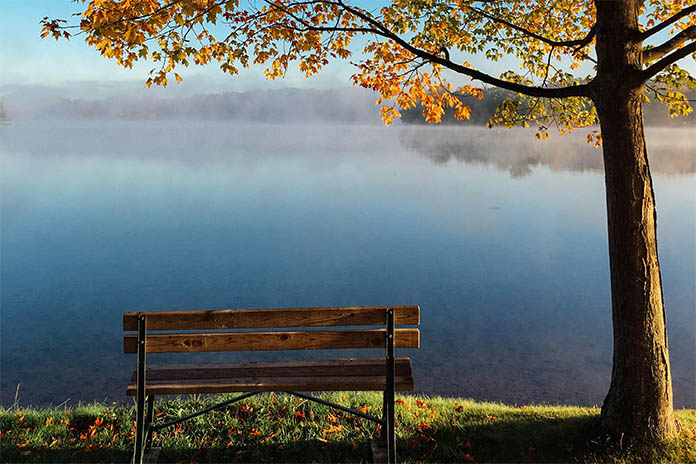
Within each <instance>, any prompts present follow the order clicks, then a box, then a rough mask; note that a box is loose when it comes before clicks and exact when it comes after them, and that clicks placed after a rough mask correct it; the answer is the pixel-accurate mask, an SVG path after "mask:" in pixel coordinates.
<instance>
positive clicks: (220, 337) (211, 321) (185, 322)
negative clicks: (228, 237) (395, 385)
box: [123, 306, 420, 353]
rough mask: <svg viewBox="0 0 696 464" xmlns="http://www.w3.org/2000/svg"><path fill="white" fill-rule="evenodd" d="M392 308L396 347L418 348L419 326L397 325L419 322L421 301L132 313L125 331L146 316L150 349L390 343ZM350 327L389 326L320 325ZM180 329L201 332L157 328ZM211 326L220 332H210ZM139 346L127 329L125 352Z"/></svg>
mask: <svg viewBox="0 0 696 464" xmlns="http://www.w3.org/2000/svg"><path fill="white" fill-rule="evenodd" d="M390 309H391V310H393V314H394V346H395V347H396V348H418V347H419V346H420V331H419V329H418V328H396V326H398V325H410V326H413V325H419V324H420V308H419V307H418V306H370V307H342V308H276V309H237V310H234V309H225V310H210V311H152V312H127V313H124V314H123V330H124V331H126V332H130V331H137V330H138V325H139V321H141V320H142V321H143V322H144V326H145V327H144V328H145V331H146V337H145V340H146V343H145V347H146V350H145V351H146V352H147V353H183V352H203V351H266V350H316V349H342V348H346V349H352V348H385V346H386V337H387V330H388V327H387V322H388V321H387V312H388V310H390ZM350 326H383V327H385V328H380V329H365V328H353V329H344V328H342V329H338V330H337V329H333V330H317V329H316V328H317V327H350ZM288 328H311V330H287V329H288ZM240 329H241V330H240ZM245 329H274V330H270V331H248V330H245ZM178 330H186V331H190V330H195V331H199V332H185V333H176V332H175V333H171V332H169V333H154V334H153V333H152V332H161V331H178ZM207 330H214V331H215V332H205V331H207ZM225 330H226V331H225ZM137 350H138V336H137V335H136V334H126V335H125V336H124V337H123V351H124V353H137Z"/></svg>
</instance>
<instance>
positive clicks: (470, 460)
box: [464, 453, 476, 462]
mask: <svg viewBox="0 0 696 464" xmlns="http://www.w3.org/2000/svg"><path fill="white" fill-rule="evenodd" d="M464 460H465V461H467V462H476V459H474V458H472V457H471V455H470V454H469V453H466V454H465V455H464Z"/></svg>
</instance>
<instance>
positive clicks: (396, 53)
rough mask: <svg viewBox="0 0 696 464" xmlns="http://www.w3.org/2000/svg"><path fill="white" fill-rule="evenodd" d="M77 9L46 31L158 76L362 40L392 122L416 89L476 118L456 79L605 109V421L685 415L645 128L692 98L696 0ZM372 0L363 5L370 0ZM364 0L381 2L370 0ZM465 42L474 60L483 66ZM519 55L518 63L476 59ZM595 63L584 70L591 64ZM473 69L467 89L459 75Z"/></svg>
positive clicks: (540, 113) (514, 117)
mask: <svg viewBox="0 0 696 464" xmlns="http://www.w3.org/2000/svg"><path fill="white" fill-rule="evenodd" d="M82 2H83V3H85V6H84V7H83V11H82V17H81V21H80V23H79V25H70V24H68V23H66V22H65V21H62V20H51V19H48V18H45V19H44V21H43V26H44V28H43V35H44V36H47V35H52V36H54V37H56V38H58V37H61V36H63V37H66V38H68V37H69V36H70V33H69V29H70V28H71V27H75V28H79V29H80V33H81V34H83V35H84V36H85V40H86V42H87V43H88V44H89V45H91V46H93V47H95V48H96V49H97V50H99V51H100V52H101V54H102V55H104V56H105V57H107V58H113V59H115V60H116V61H117V62H118V64H120V65H122V66H125V67H132V65H133V63H134V62H136V61H138V60H143V59H150V60H152V61H154V62H158V63H159V64H160V66H159V68H158V69H153V70H152V71H151V72H150V77H149V78H148V79H147V82H146V85H148V86H149V85H151V84H153V83H154V84H159V85H166V84H167V82H168V79H169V78H171V76H172V74H173V77H174V78H175V79H176V80H177V81H179V80H181V77H180V76H179V75H178V74H177V73H175V69H176V68H177V67H180V66H189V65H190V64H192V63H193V64H197V65H206V64H208V63H210V62H217V63H218V64H219V67H220V68H221V70H222V71H224V72H227V73H230V74H236V73H237V72H238V70H239V67H248V66H250V65H252V64H253V65H264V66H265V67H266V70H265V74H266V76H267V77H268V78H270V79H274V78H277V77H281V76H283V75H284V73H285V72H286V70H287V69H288V66H289V64H290V63H291V62H297V63H299V69H300V70H301V71H302V72H304V73H305V74H306V75H307V76H309V75H312V74H314V73H317V72H319V71H320V70H321V68H322V67H323V66H324V65H326V64H327V63H328V62H329V61H330V60H333V59H348V58H350V57H351V56H352V54H351V50H350V44H351V42H352V41H354V39H355V38H356V37H357V36H363V37H364V40H365V42H363V43H364V47H363V50H362V53H363V54H362V56H360V58H359V59H358V61H357V62H356V63H354V64H355V66H356V72H355V74H354V75H353V77H352V80H353V83H354V85H355V84H357V85H361V86H363V87H367V88H371V89H373V90H375V91H376V92H378V93H379V99H378V103H381V104H382V105H383V106H382V108H381V112H382V117H383V119H384V121H385V122H386V123H387V124H388V123H390V122H391V121H392V120H393V118H394V117H395V116H398V115H399V109H404V108H411V107H413V106H415V105H416V104H420V105H422V107H423V112H424V116H425V117H426V119H427V120H428V121H430V122H437V121H439V120H440V118H441V116H442V114H443V111H444V108H448V107H449V108H453V109H454V113H455V116H456V117H457V118H460V119H461V118H468V117H469V114H470V108H469V107H468V106H466V105H465V104H464V103H463V102H462V100H460V99H458V98H456V97H455V93H457V94H464V95H470V96H473V97H476V98H483V96H484V90H483V89H482V88H480V87H476V86H475V85H474V84H473V83H474V82H481V83H483V84H486V85H489V86H495V87H499V88H501V89H506V90H510V91H512V92H515V93H516V97H515V98H513V99H507V100H505V101H503V103H502V104H501V105H500V106H499V107H498V110H497V111H496V114H495V116H494V117H493V118H492V120H491V122H490V124H503V125H505V126H513V125H523V126H528V125H529V124H530V123H531V124H534V125H536V128H537V132H536V137H537V138H546V137H548V131H549V129H550V128H551V127H555V128H557V129H558V131H559V132H560V133H567V132H570V131H572V130H573V129H575V128H577V127H583V126H590V125H592V124H596V123H599V126H600V129H601V132H597V131H593V132H590V133H589V135H588V141H590V142H593V143H595V144H596V145H600V144H601V145H602V149H603V157H604V166H605V184H606V202H607V215H608V237H609V262H610V271H611V292H612V316H613V326H614V360H613V372H612V379H611V387H610V389H609V393H608V394H607V396H606V399H605V401H604V404H603V406H602V423H603V425H604V426H605V427H606V428H607V429H608V430H609V431H611V432H613V433H616V434H625V435H627V436H630V437H644V436H653V437H667V436H669V435H671V434H673V433H675V431H676V430H677V425H676V421H675V418H674V414H673V409H672V381H671V373H670V364H669V354H668V346H667V333H666V325H665V314H664V303H663V296H662V281H661V274H660V266H659V261H658V255H657V241H656V221H657V219H656V211H655V200H654V193H653V186H652V180H651V176H650V168H649V164H648V155H647V151H646V146H645V135H644V132H643V103H644V102H645V101H646V100H647V99H648V98H650V97H652V98H655V99H657V100H659V101H661V102H663V103H665V104H666V105H667V106H668V108H669V111H670V114H672V115H677V114H680V113H681V114H686V113H688V112H690V111H691V108H690V106H689V102H688V100H687V99H686V97H685V96H684V93H683V92H682V91H684V90H686V89H687V88H694V87H696V81H695V80H694V79H693V78H692V77H691V76H690V75H689V74H688V72H686V71H684V70H682V69H680V68H679V67H678V66H677V64H676V63H677V62H678V61H680V60H682V59H684V58H687V57H688V56H689V55H691V57H692V58H694V57H695V56H696V53H695V52H696V41H694V39H695V38H696V5H694V0H507V1H504V0H479V1H474V0H449V1H447V0H392V2H391V4H389V5H387V6H384V7H382V8H373V7H374V4H373V3H371V2H358V1H351V0H255V1H254V0H251V1H249V2H248V3H243V2H240V0H92V1H90V2H89V3H87V2H86V0H82ZM360 5H362V6H360ZM366 5H371V6H369V7H367V6H366ZM463 57H470V58H469V59H470V60H472V61H475V62H476V63H477V66H476V67H475V66H474V65H473V64H471V63H469V62H468V61H466V60H465V58H463ZM503 57H514V58H515V59H516V60H517V61H518V62H519V65H520V69H521V72H520V73H518V72H514V71H512V70H510V71H507V72H505V73H503V74H501V75H500V76H499V77H495V76H493V75H491V74H488V73H486V72H484V71H481V70H479V69H480V68H482V67H483V66H485V65H486V64H487V63H488V62H490V61H497V60H499V59H500V58H503ZM583 70H584V72H588V71H589V72H590V73H589V74H587V75H584V76H582V75H579V74H578V73H579V72H581V71H583ZM454 74H459V75H462V76H468V77H469V78H470V79H471V82H472V83H471V84H468V85H464V86H462V87H460V88H459V89H457V90H456V91H455V89H454V88H453V86H452V84H451V83H450V82H448V75H454Z"/></svg>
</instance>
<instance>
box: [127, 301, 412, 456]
mask: <svg viewBox="0 0 696 464" xmlns="http://www.w3.org/2000/svg"><path fill="white" fill-rule="evenodd" d="M419 323H420V308H419V307H418V306H392V307H385V306H379V307H345V308H283V309H240V310H211V311H156V312H127V313H124V315H123V330H124V331H126V332H134V331H135V332H136V333H135V334H133V333H130V334H126V335H124V337H123V350H124V352H125V353H133V354H137V368H136V370H135V372H134V373H133V377H132V378H131V382H130V384H129V385H128V387H127V389H126V394H127V395H131V396H135V397H136V435H135V449H134V454H133V462H134V463H141V462H142V459H143V455H144V451H145V449H146V448H149V447H150V445H151V442H152V433H153V432H154V431H158V430H161V429H163V428H165V427H169V426H172V425H175V424H177V423H179V422H182V421H184V420H186V419H190V418H192V417H196V416H198V415H201V414H205V413H206V412H210V411H212V410H213V409H217V408H221V407H225V406H228V405H230V404H232V403H233V402H235V401H239V400H241V399H244V398H248V397H250V396H253V395H255V394H258V393H261V392H285V393H288V394H292V395H295V396H298V397H301V398H304V399H307V400H310V401H315V402H318V403H320V404H324V405H327V406H331V407H335V408H338V409H340V410H343V411H346V412H350V413H352V414H355V415H357V416H360V417H362V418H365V419H368V420H371V421H373V422H376V423H378V424H380V425H381V426H382V431H383V433H382V437H383V439H384V441H385V445H386V449H387V460H388V461H389V462H396V443H395V436H394V392H395V391H412V390H413V389H414V383H413V374H412V371H411V360H410V359H409V358H395V357H394V348H418V347H419V346H420V332H419V329H418V328H396V326H398V325H410V326H417V325H419ZM351 326H352V328H346V327H351ZM365 326H373V327H374V326H383V328H377V329H375V328H365ZM336 327H340V328H339V329H336ZM293 328H294V329H293ZM317 328H324V329H317ZM327 328H328V329H327ZM246 329H266V330H263V331H257V330H254V331H249V330H246ZM267 329H271V330H267ZM288 329H291V330H288ZM211 330H213V331H214V332H210V331H211ZM165 331H166V332H165ZM176 331H196V332H176ZM356 348H379V349H384V350H385V356H384V357H380V358H360V359H330V360H316V361H282V362H255V363H217V364H196V365H169V364H167V365H160V366H147V367H146V355H147V354H150V353H191V352H196V353H198V352H208V351H259V350H261V351H265V350H315V349H356ZM316 391H382V392H383V408H382V417H381V418H378V417H374V416H371V415H369V414H365V413H363V412H360V411H356V410H353V409H350V408H346V407H344V406H341V405H337V404H333V403H329V402H327V401H324V400H322V399H320V398H315V397H313V396H311V395H309V394H307V393H300V392H316ZM232 392H245V393H244V394H243V395H239V396H237V397H235V398H232V399H230V400H228V401H224V402H222V403H219V404H217V405H214V406H211V407H208V408H205V409H203V410H201V411H198V412H195V413H193V414H189V415H188V416H185V417H181V418H178V419H176V420H173V421H169V422H166V423H161V424H154V423H153V417H154V414H153V413H154V399H155V396H156V395H179V394H194V393H232Z"/></svg>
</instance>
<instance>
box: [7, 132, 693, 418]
mask: <svg viewBox="0 0 696 464" xmlns="http://www.w3.org/2000/svg"><path fill="white" fill-rule="evenodd" d="M694 145H696V142H694V141H693V138H692V137H691V138H690V137H688V135H687V132H686V131H680V130H657V129H653V130H649V131H648V149H649V152H650V156H651V167H652V169H653V177H654V183H655V190H656V197H657V198H656V201H657V209H658V219H659V230H658V243H659V250H660V262H661V266H662V272H663V281H664V294H665V305H666V312H667V324H668V333H669V345H670V355H671V362H672V374H673V382H674V392H675V405H676V406H677V407H689V408H696V389H695V388H694V385H696V311H694V301H696V300H695V297H696V289H695V287H696V286H695V285H694V282H696V278H695V277H696V270H695V266H696V265H695V263H696V235H694V230H696V182H694V181H695V180H696V178H695V177H696V176H695V174H694V172H695V171H696V159H695V156H696V155H695V154H696V146H694ZM0 160H1V162H2V165H3V170H2V173H0V181H1V187H0V188H1V189H2V192H1V193H2V196H1V200H0V201H1V202H2V203H1V206H2V209H1V214H2V217H1V219H2V222H1V224H2V230H1V232H2V235H1V241H0V246H1V248H0V251H1V256H2V260H1V262H0V266H1V269H0V271H1V276H2V278H1V280H0V285H1V294H0V298H1V313H0V323H1V324H0V337H1V338H0V373H1V380H0V400H1V402H2V405H4V406H8V405H11V404H12V403H13V402H14V400H15V396H17V398H18V400H19V403H20V404H25V405H29V404H35V405H39V404H61V403H63V402H66V401H67V402H68V403H69V404H74V403H76V402H79V401H93V400H105V401H109V402H110V401H116V402H126V401H129V400H128V398H127V397H126V396H125V386H126V384H127V382H128V379H129V378H130V375H131V373H132V371H133V369H134V368H135V357H134V356H133V355H125V354H123V347H122V336H123V331H122V323H121V318H122V315H123V312H125V311H140V310H172V309H234V308H264V307H314V306H373V305H412V304H414V305H419V306H420V307H421V326H420V328H421V348H420V349H414V350H407V349H404V350H397V355H398V356H410V357H411V358H412V362H413V370H414V378H415V383H416V391H417V392H420V393H426V394H431V395H452V396H460V397H468V398H473V399H476V400H484V401H500V402H505V403H509V404H529V403H539V404H542V403H547V404H577V405H600V404H601V403H602V400H603V398H604V395H605V394H606V392H607V390H608V387H609V381H610V378H611V362H612V328H611V306H610V290H609V265H608V250H607V237H606V206H605V201H604V179H603V172H602V170H601V166H602V164H601V152H600V151H599V150H595V149H593V148H592V147H590V146H588V145H587V144H586V143H585V142H584V140H582V134H580V136H578V137H566V138H564V137H557V138H552V140H551V141H549V142H546V143H542V142H535V141H534V140H533V134H530V133H528V132H522V131H497V130H495V129H494V130H493V131H491V130H488V129H482V128H447V127H445V128H433V127H406V126H401V127H391V128H383V127H374V126H312V125H302V126H300V125H298V126H272V125H253V124H240V123H232V122H190V121H189V122H185V121H180V122H179V121H176V122H174V121H172V122H158V123H154V122H114V121H108V122H106V121H105V122H99V121H92V122H60V123H59V122H42V123H22V122H18V123H16V124H14V125H12V126H3V127H0ZM381 354H382V353H381V351H379V350H376V351H371V350H359V351H358V350H355V351H348V352H346V351H345V350H340V351H336V352H333V351H330V350H329V351H316V352H302V353H299V354H298V353H280V352H255V353H211V354H206V355H188V354H187V355H183V356H177V355H175V354H173V355H151V356H149V357H148V360H149V362H151V363H157V362H185V363H191V362H215V361H221V360H226V361H230V362H234V361H255V360H275V359H293V358H297V357H298V356H300V357H302V358H313V359H316V358H333V357H336V356H340V357H366V356H372V357H375V356H380V355H381ZM18 385H19V389H18Z"/></svg>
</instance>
